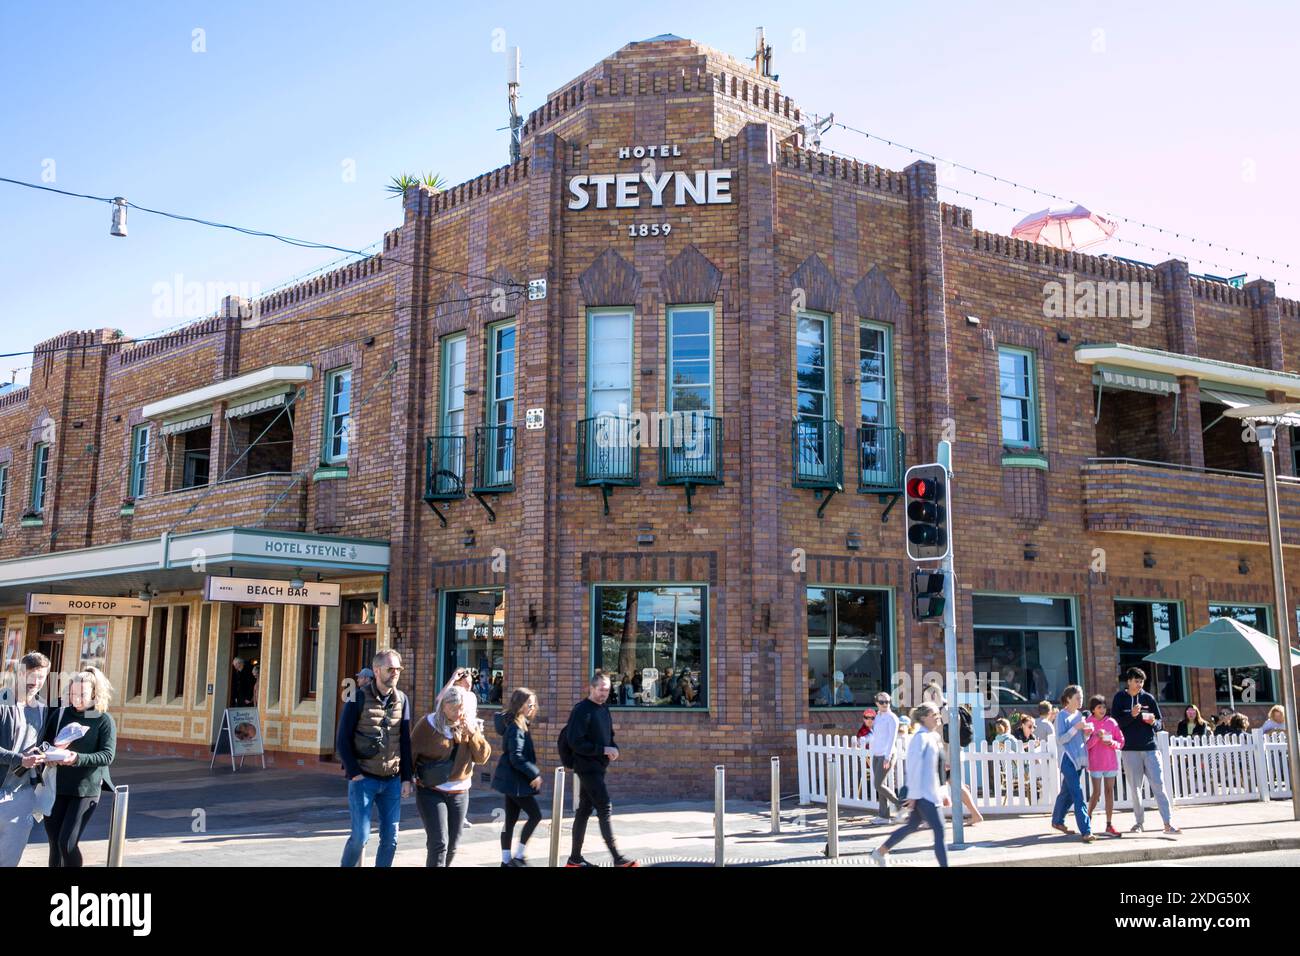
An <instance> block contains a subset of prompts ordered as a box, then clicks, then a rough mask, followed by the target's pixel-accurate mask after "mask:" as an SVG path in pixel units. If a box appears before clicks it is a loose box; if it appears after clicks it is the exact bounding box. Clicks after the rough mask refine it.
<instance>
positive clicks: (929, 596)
mask: <svg viewBox="0 0 1300 956" xmlns="http://www.w3.org/2000/svg"><path fill="white" fill-rule="evenodd" d="M943 585H944V572H942V571H923V570H920V569H917V570H915V571H913V572H912V617H913V618H915V619H916V620H918V621H935V622H936V623H940V624H942V623H943V610H944V605H945V604H946V603H947V602H946V600H945V598H944V595H943Z"/></svg>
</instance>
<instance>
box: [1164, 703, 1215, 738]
mask: <svg viewBox="0 0 1300 956" xmlns="http://www.w3.org/2000/svg"><path fill="white" fill-rule="evenodd" d="M1212 733H1213V731H1212V730H1210V725H1209V724H1207V723H1206V722H1205V721H1204V720H1202V719H1201V712H1200V710H1199V709H1198V708H1197V707H1196V705H1195V704H1188V705H1187V715H1186V719H1184V720H1180V721H1179V722H1178V732H1177V733H1175V734H1174V736H1175V737H1206V736H1209V735H1210V734H1212Z"/></svg>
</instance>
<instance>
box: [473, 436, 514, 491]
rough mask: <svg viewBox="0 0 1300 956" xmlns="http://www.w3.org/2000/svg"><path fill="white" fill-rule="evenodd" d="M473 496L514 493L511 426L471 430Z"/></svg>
mask: <svg viewBox="0 0 1300 956" xmlns="http://www.w3.org/2000/svg"><path fill="white" fill-rule="evenodd" d="M472 490H473V493H474V494H475V495H497V494H501V493H502V492H506V491H514V490H515V426H514V425H479V426H478V427H477V428H475V429H474V487H473V489H472Z"/></svg>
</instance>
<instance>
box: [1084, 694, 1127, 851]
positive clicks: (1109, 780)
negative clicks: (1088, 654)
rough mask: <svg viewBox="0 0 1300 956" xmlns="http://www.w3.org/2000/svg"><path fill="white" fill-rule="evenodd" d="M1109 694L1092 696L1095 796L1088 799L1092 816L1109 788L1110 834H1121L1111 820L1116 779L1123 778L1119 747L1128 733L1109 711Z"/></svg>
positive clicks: (1091, 774) (1090, 741)
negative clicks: (1121, 729)
mask: <svg viewBox="0 0 1300 956" xmlns="http://www.w3.org/2000/svg"><path fill="white" fill-rule="evenodd" d="M1107 711H1108V708H1107V707H1106V698H1105V697H1103V696H1102V695H1101V694H1093V695H1092V696H1091V697H1089V698H1088V718H1087V719H1088V723H1090V724H1092V736H1090V737H1089V738H1088V743H1087V747H1088V776H1089V777H1090V778H1091V779H1092V797H1091V798H1090V799H1089V800H1088V817H1089V819H1091V818H1092V815H1093V813H1094V812H1095V811H1096V809H1097V800H1098V799H1099V798H1100V797H1101V794H1102V791H1103V790H1105V792H1106V835H1107V836H1113V837H1117V836H1119V835H1120V832H1119V831H1118V830H1116V829H1115V826H1114V824H1113V823H1112V822H1111V816H1112V814H1113V813H1114V812H1115V781H1116V780H1118V779H1119V749H1120V748H1121V747H1123V746H1124V734H1123V733H1122V732H1121V731H1120V729H1119V724H1118V723H1116V722H1115V718H1114V717H1111V716H1109V714H1108V713H1107Z"/></svg>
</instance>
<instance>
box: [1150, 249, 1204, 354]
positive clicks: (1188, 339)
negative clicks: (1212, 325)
mask: <svg viewBox="0 0 1300 956" xmlns="http://www.w3.org/2000/svg"><path fill="white" fill-rule="evenodd" d="M1156 272H1157V273H1159V275H1160V285H1161V290H1162V291H1163V292H1164V298H1165V314H1166V320H1167V327H1168V330H1169V350H1170V351H1171V352H1178V353H1179V354H1182V355H1196V354H1197V338H1196V304H1195V302H1194V300H1193V299H1192V283H1191V273H1190V271H1189V270H1188V268H1187V263H1186V262H1183V261H1181V260H1179V259H1170V260H1169V261H1167V262H1162V263H1160V265H1158V266H1156Z"/></svg>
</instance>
